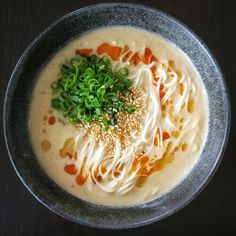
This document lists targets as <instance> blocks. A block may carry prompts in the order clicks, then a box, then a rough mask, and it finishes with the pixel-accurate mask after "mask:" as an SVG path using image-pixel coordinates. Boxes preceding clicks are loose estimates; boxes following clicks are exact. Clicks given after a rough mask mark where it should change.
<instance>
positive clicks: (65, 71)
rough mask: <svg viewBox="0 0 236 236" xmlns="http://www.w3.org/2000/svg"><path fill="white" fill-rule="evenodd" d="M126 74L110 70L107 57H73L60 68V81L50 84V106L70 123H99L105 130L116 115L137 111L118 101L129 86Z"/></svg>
mask: <svg viewBox="0 0 236 236" xmlns="http://www.w3.org/2000/svg"><path fill="white" fill-rule="evenodd" d="M128 74H129V70H128V69H127V68H125V67H123V68H120V69H119V70H118V71H114V70H112V66H111V62H110V60H109V59H108V58H107V57H106V56H104V57H102V58H99V57H97V56H96V55H91V56H75V57H74V58H72V59H71V60H70V61H68V62H66V63H65V64H63V65H62V66H61V71H60V77H59V79H58V80H57V81H55V82H54V83H53V84H52V85H51V89H52V94H53V98H52V100H51V107H52V108H54V109H56V110H58V111H60V112H62V114H63V115H64V117H66V118H68V119H69V121H70V122H71V123H80V122H81V123H88V122H91V121H99V122H100V123H101V124H102V125H103V127H104V129H106V130H107V129H108V128H109V125H116V123H117V122H116V119H115V115H116V113H117V112H120V111H123V110H127V111H128V112H129V113H133V112H135V110H136V108H135V106H132V105H131V106H128V107H126V106H124V103H123V101H122V99H121V97H122V96H125V95H126V93H127V92H128V90H129V88H130V86H131V84H132V81H131V80H130V79H129V78H128Z"/></svg>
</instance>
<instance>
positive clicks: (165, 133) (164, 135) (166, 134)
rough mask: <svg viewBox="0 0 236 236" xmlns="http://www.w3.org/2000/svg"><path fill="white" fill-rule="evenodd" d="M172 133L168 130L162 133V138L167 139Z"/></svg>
mask: <svg viewBox="0 0 236 236" xmlns="http://www.w3.org/2000/svg"><path fill="white" fill-rule="evenodd" d="M169 138H170V135H169V134H168V133H167V132H163V134H162V140H163V141H165V140H166V139H169Z"/></svg>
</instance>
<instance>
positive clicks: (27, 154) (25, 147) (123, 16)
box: [4, 4, 230, 228]
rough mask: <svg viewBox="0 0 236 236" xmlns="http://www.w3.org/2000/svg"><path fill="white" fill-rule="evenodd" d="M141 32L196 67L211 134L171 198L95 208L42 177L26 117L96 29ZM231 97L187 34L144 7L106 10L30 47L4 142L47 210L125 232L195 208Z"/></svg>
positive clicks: (10, 100) (54, 29)
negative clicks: (61, 58) (50, 70)
mask: <svg viewBox="0 0 236 236" xmlns="http://www.w3.org/2000/svg"><path fill="white" fill-rule="evenodd" d="M117 25H119V26H133V27H139V28H144V29H146V30H148V31H151V32H154V33H156V34H158V35H160V36H161V37H163V38H165V39H167V40H169V41H171V42H173V43H175V44H176V45H177V46H178V47H179V48H181V49H182V50H183V51H184V52H185V53H186V54H187V55H188V56H189V57H190V59H191V60H192V62H193V63H194V65H195V66H196V68H197V70H198V71H199V73H200V75H201V79H202V81H203V83H204V85H205V87H206V90H207V93H208V99H209V109H210V117H209V133H208V137H207V142H206V144H205V147H204V150H203V152H202V155H201V157H200V158H199V160H198V162H197V164H196V165H195V166H194V168H193V169H192V171H191V173H190V174H189V175H188V177H187V178H186V179H185V180H184V181H182V182H181V183H180V184H179V185H178V186H177V187H175V188H174V189H173V190H172V191H171V192H169V193H168V194H166V195H164V196H162V197H161V198H159V199H157V200H154V201H152V202H149V203H145V204H141V205H137V206H132V207H119V208H117V207H106V206H98V205H94V204H91V203H88V202H86V201H83V200H80V199H78V198H75V197H73V196H72V195H70V194H68V193H66V192H65V191H63V190H62V189H61V188H59V187H58V186H57V185H56V184H55V183H54V182H53V181H52V180H51V179H50V178H49V177H48V176H47V175H46V174H45V173H44V171H43V170H42V169H41V167H40V166H39V164H38V162H37V160H36V157H35V154H34V152H33V150H32V147H31V142H30V139H29V133H28V127H27V126H28V123H27V120H28V111H29V104H30V99H31V94H32V90H33V87H34V85H35V82H36V80H37V74H38V73H39V71H40V69H41V68H42V67H43V66H44V65H45V63H46V62H47V61H48V60H49V59H50V58H51V57H52V56H53V55H54V54H55V52H56V51H57V50H59V48H60V47H62V46H63V45H65V44H66V42H68V41H69V40H71V39H72V38H74V37H77V36H78V35H80V34H83V33H84V32H86V31H89V30H93V29H96V28H99V27H109V26H117ZM229 112H230V111H229V102H228V92H227V90H226V87H225V83H224V80H223V78H222V74H221V72H220V70H219V67H218V66H217V64H216V62H215V61H214V59H213V58H212V55H211V54H210V53H209V51H208V50H207V49H206V48H205V46H204V45H203V44H202V42H201V41H200V40H199V39H198V38H197V37H196V36H195V35H194V34H193V33H192V32H191V31H190V30H188V29H187V28H186V27H185V26H183V25H182V24H181V23H180V22H178V21H177V20H175V19H173V18H171V17H169V16H167V15H166V14H164V13H161V12H159V11H156V10H153V9H151V8H147V7H144V6H139V5H131V4H102V5H94V6H90V7H87V8H83V9H80V10H77V11H75V12H72V13H70V14H68V15H67V16H65V17H63V18H61V19H60V20H59V21H57V22H56V23H54V24H53V25H52V26H50V27H49V29H48V30H46V31H45V32H44V33H42V34H41V35H39V36H38V38H37V39H36V40H35V41H34V42H33V43H32V44H31V45H30V46H29V47H28V49H27V50H26V51H25V53H24V54H23V55H22V57H21V58H20V60H19V62H18V64H17V65H16V67H15V69H14V72H13V74H12V77H11V80H10V82H9V86H8V89H7V93H6V97H5V106H4V128H5V138H6V143H7V147H8V151H9V155H10V157H11V161H12V163H13V166H14V168H15V170H16V172H17V173H18V176H19V177H20V179H21V180H22V181H23V183H24V184H25V185H26V187H27V188H28V189H29V190H30V191H31V193H32V194H33V195H34V196H35V197H36V198H37V199H38V200H39V201H41V202H42V203H43V204H44V205H46V206H47V207H48V208H49V209H51V210H53V211H55V212H56V213H57V214H59V215H61V216H63V217H65V218H68V219H70V220H72V221H75V222H78V223H81V224H86V225H89V226H93V227H102V228H128V227H136V226H139V225H143V224H147V223H149V222H152V221H155V220H160V219H162V218H163V217H165V216H167V215H170V214H172V213H173V212H175V211H177V210H178V209H180V208H182V207H183V206H184V205H186V204H187V203H188V202H190V201H191V200H192V199H193V198H194V197H195V196H196V194H197V193H199V192H200V190H201V189H202V188H203V186H205V184H206V183H207V180H209V178H210V176H212V174H213V173H214V171H215V169H216V167H217V166H218V164H219V161H220V157H221V156H222V152H223V150H224V147H225V143H226V141H227V136H228V131H229Z"/></svg>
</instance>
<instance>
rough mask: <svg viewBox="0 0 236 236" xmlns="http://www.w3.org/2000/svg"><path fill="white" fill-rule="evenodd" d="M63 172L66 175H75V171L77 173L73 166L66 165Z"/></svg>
mask: <svg viewBox="0 0 236 236" xmlns="http://www.w3.org/2000/svg"><path fill="white" fill-rule="evenodd" d="M64 170H65V172H66V173H68V174H70V175H76V174H77V171H78V170H77V168H76V167H75V165H74V164H71V165H66V166H65V167H64Z"/></svg>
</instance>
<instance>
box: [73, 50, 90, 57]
mask: <svg viewBox="0 0 236 236" xmlns="http://www.w3.org/2000/svg"><path fill="white" fill-rule="evenodd" d="M92 51H93V49H90V48H86V49H76V50H75V54H76V55H83V56H88V55H89V54H91V53H92Z"/></svg>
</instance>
